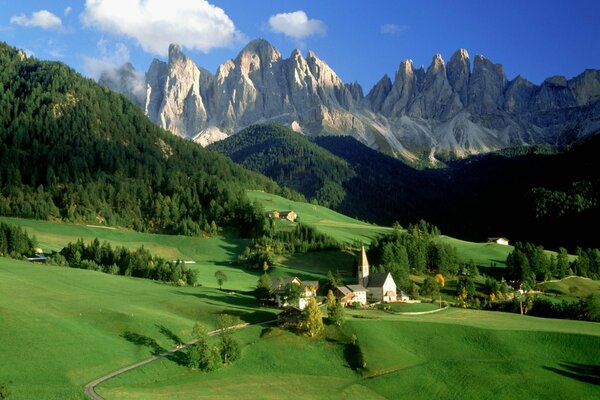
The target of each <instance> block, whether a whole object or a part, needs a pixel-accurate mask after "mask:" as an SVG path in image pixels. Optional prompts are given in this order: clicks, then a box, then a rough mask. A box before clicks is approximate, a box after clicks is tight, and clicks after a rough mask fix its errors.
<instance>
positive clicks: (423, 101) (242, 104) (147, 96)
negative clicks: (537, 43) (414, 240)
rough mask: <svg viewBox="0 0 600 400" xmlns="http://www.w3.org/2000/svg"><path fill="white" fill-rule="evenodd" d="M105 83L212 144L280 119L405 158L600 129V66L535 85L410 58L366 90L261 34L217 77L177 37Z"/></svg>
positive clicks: (482, 61)
mask: <svg viewBox="0 0 600 400" xmlns="http://www.w3.org/2000/svg"><path fill="white" fill-rule="evenodd" d="M99 81H100V83H102V84H104V85H106V86H108V87H110V88H111V89H114V90H116V91H119V92H121V93H123V94H124V95H126V96H127V97H129V98H130V99H131V100H132V101H134V102H135V103H136V104H137V105H138V106H140V107H141V108H142V109H144V111H145V113H146V115H147V116H148V117H149V118H150V119H151V120H152V121H154V122H155V123H157V124H158V125H160V126H161V127H163V128H165V129H167V130H170V131H171V132H173V133H174V134H176V135H180V136H183V137H187V138H190V139H193V140H194V141H196V142H198V143H201V144H202V145H207V144H210V143H212V142H214V141H218V140H222V139H224V138H226V137H228V136H229V135H232V134H235V133H236V132H238V131H239V130H241V129H243V128H244V127H246V126H248V125H251V124H253V123H256V122H267V121H268V122H276V123H281V124H283V125H287V126H289V127H291V128H292V129H294V130H296V131H298V132H302V133H303V134H305V135H308V136H316V135H331V134H333V135H352V136H354V137H356V138H357V139H359V140H360V141H361V142H363V143H365V144H367V145H369V146H370V147H372V148H375V149H378V150H381V151H384V152H387V153H391V154H394V155H396V156H398V157H402V158H406V159H409V160H410V159H419V158H429V159H430V160H431V161H432V162H434V161H435V159H436V156H437V155H440V154H445V155H455V156H459V157H462V156H465V155H468V154H478V153H484V152H489V151H493V150H497V149H501V148H505V147H509V146H514V145H534V144H551V145H557V144H563V143H570V142H572V141H574V140H577V139H579V138H581V137H584V136H588V135H591V134H594V133H596V132H598V131H600V101H599V100H600V71H599V70H591V69H588V70H585V71H584V72H583V73H581V74H580V75H578V76H576V77H574V78H572V79H566V78H565V77H563V76H553V77H550V78H548V79H546V80H545V81H544V82H543V83H542V84H541V85H535V84H533V83H531V82H529V81H527V80H526V79H524V78H522V77H521V76H518V77H516V78H514V79H512V80H508V79H507V77H506V74H505V73H504V70H503V68H502V65H500V64H495V63H493V62H492V61H490V60H489V59H487V58H485V57H484V56H481V55H477V56H475V58H474V59H473V65H472V66H471V59H470V57H469V54H468V53H467V51H466V50H464V49H460V50H458V51H456V52H455V53H454V54H453V55H452V57H451V58H450V60H449V61H448V62H447V63H446V62H445V61H444V60H443V59H442V57H441V55H440V54H437V55H435V56H434V57H433V59H432V62H431V65H430V66H429V67H427V69H425V68H423V67H420V68H416V67H415V66H414V65H413V62H412V61H411V60H405V61H402V62H401V63H400V66H399V69H398V71H397V73H396V76H395V77H394V80H393V81H392V79H391V78H390V77H388V76H387V75H385V76H384V77H383V78H382V79H381V80H380V81H379V82H378V83H377V84H376V85H375V86H374V87H373V88H372V89H371V90H370V91H369V92H368V93H367V94H366V95H365V94H364V92H363V89H362V87H361V86H360V85H359V84H358V83H351V84H348V83H344V82H343V81H342V80H341V79H340V78H339V77H338V76H337V74H336V73H335V72H334V71H333V70H332V69H331V68H330V67H329V66H328V65H327V63H325V62H324V61H323V60H321V59H320V58H319V57H317V55H316V54H314V53H313V52H312V51H309V52H308V54H307V55H306V56H304V55H303V54H302V53H301V52H300V51H299V50H294V51H293V52H292V54H291V55H290V57H289V58H283V57H282V55H281V54H280V53H279V51H277V49H275V48H274V47H273V46H272V45H271V44H270V43H269V42H267V41H266V40H263V39H256V40H253V41H251V42H250V43H248V44H247V45H246V47H244V48H243V49H242V51H241V52H240V53H239V55H238V56H237V57H236V58H235V59H234V60H227V61H226V62H225V63H223V64H222V65H220V66H219V68H218V69H217V71H216V73H214V74H212V73H210V72H209V71H207V70H206V69H204V68H201V67H199V66H198V65H196V64H195V63H194V62H193V61H192V60H191V59H190V58H189V57H187V56H186V55H185V54H184V53H183V52H182V50H181V48H180V47H179V46H178V45H174V44H173V45H171V46H170V47H169V58H168V61H167V62H164V61H160V60H157V59H155V60H154V61H153V62H152V64H151V65H150V68H149V69H148V71H147V72H146V73H145V75H143V74H141V73H139V72H137V71H136V70H135V69H134V68H133V66H132V65H131V64H125V65H123V66H122V67H121V68H119V69H117V70H114V71H106V72H105V73H103V74H102V76H101V77H100V79H99Z"/></svg>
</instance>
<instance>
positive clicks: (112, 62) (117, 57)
mask: <svg viewBox="0 0 600 400" xmlns="http://www.w3.org/2000/svg"><path fill="white" fill-rule="evenodd" d="M96 47H97V48H98V51H99V53H100V57H88V56H84V57H83V69H84V71H85V73H86V74H87V75H88V76H91V77H92V78H95V79H98V78H99V77H100V75H101V74H102V73H103V72H105V71H107V70H114V69H116V68H118V67H120V66H121V65H123V64H125V63H126V62H128V61H129V59H130V56H129V49H128V48H127V46H125V45H124V44H123V43H117V44H116V45H115V46H114V50H113V51H109V49H108V41H107V40H106V39H104V38H102V39H100V40H99V41H98V43H96Z"/></svg>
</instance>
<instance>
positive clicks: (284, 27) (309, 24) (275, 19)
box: [269, 10, 327, 39]
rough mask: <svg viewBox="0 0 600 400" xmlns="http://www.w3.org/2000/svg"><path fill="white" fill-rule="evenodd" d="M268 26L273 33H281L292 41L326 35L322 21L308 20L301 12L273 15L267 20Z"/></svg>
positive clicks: (325, 26) (325, 27) (325, 28)
mask: <svg viewBox="0 0 600 400" xmlns="http://www.w3.org/2000/svg"><path fill="white" fill-rule="evenodd" d="M269 26H270V27H271V30H272V31H273V32H275V33H283V34H284V35H286V36H289V37H291V38H293V39H303V38H305V37H308V36H313V35H325V33H327V25H325V23H324V22H323V21H320V20H318V19H308V16H307V15H306V13H305V12H304V11H302V10H299V11H294V12H291V13H281V14H276V15H273V16H271V17H270V18H269Z"/></svg>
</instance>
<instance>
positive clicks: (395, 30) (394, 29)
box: [379, 24, 408, 36]
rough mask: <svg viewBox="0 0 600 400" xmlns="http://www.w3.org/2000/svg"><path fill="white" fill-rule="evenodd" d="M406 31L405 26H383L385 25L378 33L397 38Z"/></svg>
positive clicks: (406, 27)
mask: <svg viewBox="0 0 600 400" xmlns="http://www.w3.org/2000/svg"><path fill="white" fill-rule="evenodd" d="M407 30H408V26H406V25H397V24H385V25H381V28H380V29H379V32H380V33H382V34H384V35H392V36H398V35H400V34H401V33H402V32H405V31H407Z"/></svg>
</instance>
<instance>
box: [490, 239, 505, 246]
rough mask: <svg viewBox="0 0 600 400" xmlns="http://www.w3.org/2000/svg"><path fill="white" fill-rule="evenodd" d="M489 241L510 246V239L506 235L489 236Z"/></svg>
mask: <svg viewBox="0 0 600 400" xmlns="http://www.w3.org/2000/svg"><path fill="white" fill-rule="evenodd" d="M487 241H488V243H496V244H501V245H502V246H508V239H507V238H505V237H494V238H488V240H487Z"/></svg>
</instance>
